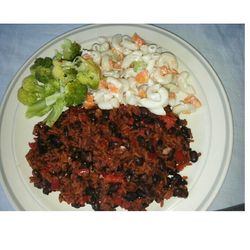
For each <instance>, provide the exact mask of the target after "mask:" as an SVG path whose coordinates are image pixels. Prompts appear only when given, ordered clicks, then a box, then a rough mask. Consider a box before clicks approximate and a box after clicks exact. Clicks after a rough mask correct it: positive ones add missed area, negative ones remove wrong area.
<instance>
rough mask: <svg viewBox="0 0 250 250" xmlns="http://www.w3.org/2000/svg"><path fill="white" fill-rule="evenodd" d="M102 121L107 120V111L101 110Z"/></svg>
mask: <svg viewBox="0 0 250 250" xmlns="http://www.w3.org/2000/svg"><path fill="white" fill-rule="evenodd" d="M102 119H103V120H104V121H107V120H108V119H109V110H102Z"/></svg>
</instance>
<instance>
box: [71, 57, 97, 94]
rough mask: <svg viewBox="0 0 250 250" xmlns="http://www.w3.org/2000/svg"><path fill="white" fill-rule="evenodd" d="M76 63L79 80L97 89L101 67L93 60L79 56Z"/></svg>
mask: <svg viewBox="0 0 250 250" xmlns="http://www.w3.org/2000/svg"><path fill="white" fill-rule="evenodd" d="M75 65H76V67H77V70H78V74H77V76H76V77H77V80H78V81H80V82H81V83H82V84H87V85H88V86H89V87H90V88H92V89H97V88H98V86H99V82H100V78H101V73H100V68H99V67H98V65H97V64H95V63H94V62H93V61H92V60H85V59H83V58H80V57H79V58H77V60H75Z"/></svg>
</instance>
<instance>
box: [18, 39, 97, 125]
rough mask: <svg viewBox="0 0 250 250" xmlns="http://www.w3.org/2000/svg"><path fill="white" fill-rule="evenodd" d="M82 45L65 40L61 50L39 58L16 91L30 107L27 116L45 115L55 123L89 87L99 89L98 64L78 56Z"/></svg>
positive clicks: (49, 123)
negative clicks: (50, 55)
mask: <svg viewBox="0 0 250 250" xmlns="http://www.w3.org/2000/svg"><path fill="white" fill-rule="evenodd" d="M80 54H81V47H80V45H79V44H78V43H76V42H71V41H70V40H65V41H64V43H63V45H62V51H56V53H55V56H54V57H53V59H52V58H50V57H45V58H41V57H39V58H37V59H36V60H35V62H34V64H33V65H32V66H31V67H30V72H31V75H29V76H27V77H25V78H24V79H23V82H22V86H21V87H20V88H19V90H18V93H17V98H18V100H19V101H20V102H21V103H22V104H24V105H26V106H27V110H26V117H27V118H31V117H34V116H39V117H41V116H44V115H46V114H48V116H47V118H45V120H44V122H45V123H46V125H48V126H50V127H51V126H53V124H54V123H55V122H56V121H57V119H58V118H59V116H60V115H61V113H62V112H63V109H64V108H65V107H71V106H75V105H79V104H82V103H83V102H84V100H85V98H86V96H87V92H88V88H92V89H97V88H98V85H99V81H100V78H101V71H100V68H99V66H98V65H96V64H95V63H94V62H93V61H92V60H85V59H83V58H82V57H80V56H79V55H80Z"/></svg>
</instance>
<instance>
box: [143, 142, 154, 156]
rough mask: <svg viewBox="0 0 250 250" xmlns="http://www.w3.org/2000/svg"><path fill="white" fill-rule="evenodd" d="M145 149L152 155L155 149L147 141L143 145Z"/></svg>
mask: <svg viewBox="0 0 250 250" xmlns="http://www.w3.org/2000/svg"><path fill="white" fill-rule="evenodd" d="M145 147H146V149H147V150H148V151H149V152H150V153H154V152H155V149H154V146H153V145H152V144H151V142H150V141H147V142H146V144H145Z"/></svg>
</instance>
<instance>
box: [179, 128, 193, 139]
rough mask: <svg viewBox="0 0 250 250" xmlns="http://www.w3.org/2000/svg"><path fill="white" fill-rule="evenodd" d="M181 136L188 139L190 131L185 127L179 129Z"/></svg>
mask: <svg viewBox="0 0 250 250" xmlns="http://www.w3.org/2000/svg"><path fill="white" fill-rule="evenodd" d="M181 134H182V135H183V137H184V138H187V139H188V138H190V135H191V131H190V129H189V128H187V127H181Z"/></svg>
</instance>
